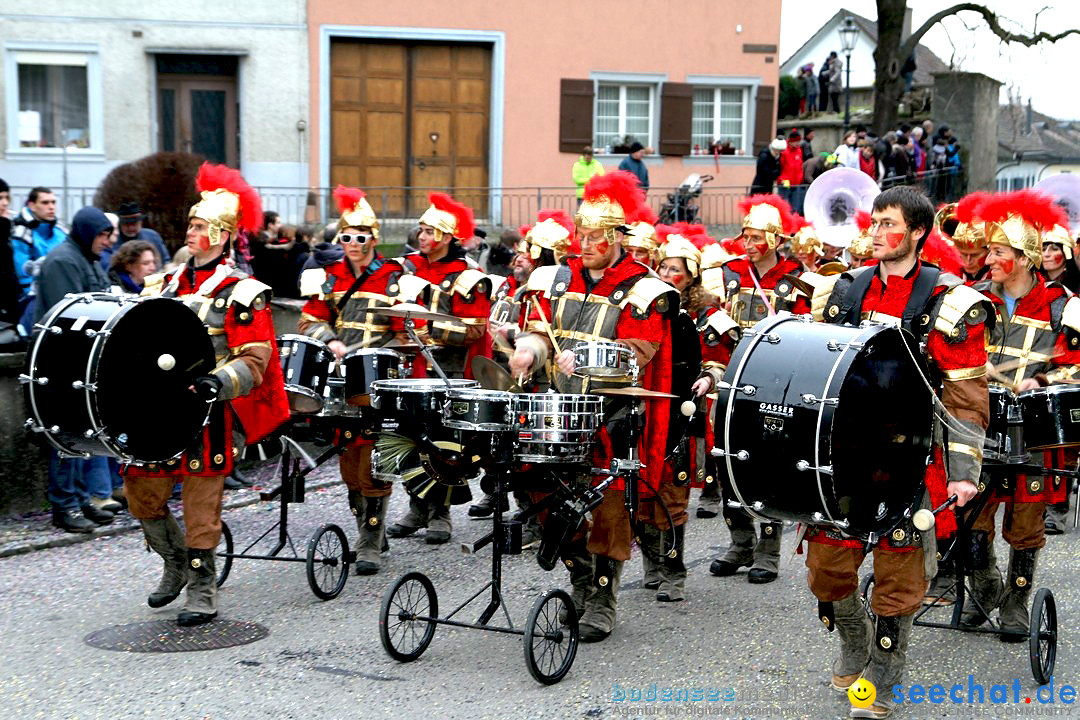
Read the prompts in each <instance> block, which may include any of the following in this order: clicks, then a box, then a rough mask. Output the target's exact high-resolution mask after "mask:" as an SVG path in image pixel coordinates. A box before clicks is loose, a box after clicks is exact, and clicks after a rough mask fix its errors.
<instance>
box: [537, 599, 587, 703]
mask: <svg viewBox="0 0 1080 720" xmlns="http://www.w3.org/2000/svg"><path fill="white" fill-rule="evenodd" d="M564 611H565V612H566V614H567V622H566V623H565V624H564V623H562V622H560V621H559V614H560V613H562V612H564ZM577 647H578V617H577V611H576V610H575V609H574V601H573V600H571V599H570V596H569V595H567V594H566V591H564V590H548V591H547V594H545V595H544V596H543V597H541V598H540V599H539V600H537V601H536V604H534V605H533V607H532V611H531V612H530V613H529V619H528V621H527V622H526V623H525V666H526V667H527V668H529V674H530V675H532V676H533V677H534V678H535V679H536V681H537V682H539V683H543V684H544V685H554V684H555V683H557V682H559V681H560V680H562V679H563V677H565V676H566V673H568V672H570V666H571V665H573V664H574V656H575V655H577Z"/></svg>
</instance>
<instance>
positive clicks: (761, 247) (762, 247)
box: [754, 240, 769, 255]
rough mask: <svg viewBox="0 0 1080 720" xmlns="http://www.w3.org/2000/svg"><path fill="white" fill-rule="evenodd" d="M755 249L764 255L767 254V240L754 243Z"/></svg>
mask: <svg viewBox="0 0 1080 720" xmlns="http://www.w3.org/2000/svg"><path fill="white" fill-rule="evenodd" d="M754 249H755V250H757V251H758V252H759V253H761V254H762V255H764V254H765V253H767V252H769V243H768V242H766V241H765V240H762V241H761V242H756V243H754Z"/></svg>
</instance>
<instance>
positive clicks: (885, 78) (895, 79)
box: [873, 0, 907, 136]
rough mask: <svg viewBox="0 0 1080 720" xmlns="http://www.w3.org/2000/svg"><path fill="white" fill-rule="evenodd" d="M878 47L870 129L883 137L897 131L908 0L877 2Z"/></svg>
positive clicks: (875, 58)
mask: <svg viewBox="0 0 1080 720" xmlns="http://www.w3.org/2000/svg"><path fill="white" fill-rule="evenodd" d="M877 10H878V22H877V32H878V36H877V47H876V48H875V49H874V117H873V130H874V132H875V133H877V134H878V136H883V135H884V134H885V133H887V132H888V131H889V130H895V129H896V118H897V113H898V110H899V108H898V105H899V104H900V97H901V95H903V92H904V78H903V77H902V76H901V75H900V68H902V67H903V66H904V61H906V60H907V58H906V57H900V45H901V41H902V40H903V38H902V37H901V35H902V33H903V31H904V13H905V11H906V10H907V0H877Z"/></svg>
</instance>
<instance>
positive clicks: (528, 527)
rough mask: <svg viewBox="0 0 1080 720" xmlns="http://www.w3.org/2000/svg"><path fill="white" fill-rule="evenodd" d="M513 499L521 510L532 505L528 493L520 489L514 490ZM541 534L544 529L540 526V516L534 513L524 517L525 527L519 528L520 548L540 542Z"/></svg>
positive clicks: (527, 547)
mask: <svg viewBox="0 0 1080 720" xmlns="http://www.w3.org/2000/svg"><path fill="white" fill-rule="evenodd" d="M514 500H515V501H516V502H517V506H518V509H520V510H522V511H526V510H528V509H529V508H531V507H532V506H533V501H532V498H531V497H529V493H527V492H524V491H521V490H515V491H514ZM543 535H544V531H543V528H541V527H540V518H538V517H537V516H536V515H530V516H529V517H528V518H526V519H525V527H523V528H521V549H522V550H527V549H529V548H531V547H536V546H537V545H539V544H540V541H541V539H542V538H543Z"/></svg>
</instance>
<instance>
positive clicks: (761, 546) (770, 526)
mask: <svg viewBox="0 0 1080 720" xmlns="http://www.w3.org/2000/svg"><path fill="white" fill-rule="evenodd" d="M783 530H784V525H783V523H763V524H762V526H761V535H760V537H758V542H757V545H755V546H754V565H753V567H751V568H750V572H749V573H747V575H746V579H747V580H748V581H749V582H751V583H754V584H755V585H761V584H764V583H771V582H772V581H773V580H775V579H776V578H777V577H779V569H780V534H781V533H782V532H783Z"/></svg>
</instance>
